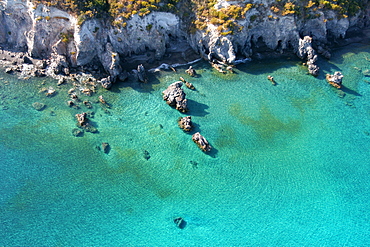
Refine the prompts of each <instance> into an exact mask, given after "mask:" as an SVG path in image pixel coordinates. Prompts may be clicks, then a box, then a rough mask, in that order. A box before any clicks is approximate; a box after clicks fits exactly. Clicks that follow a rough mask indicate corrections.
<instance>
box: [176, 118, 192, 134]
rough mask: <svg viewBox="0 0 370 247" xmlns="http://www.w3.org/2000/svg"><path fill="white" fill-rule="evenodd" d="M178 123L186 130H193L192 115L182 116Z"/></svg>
mask: <svg viewBox="0 0 370 247" xmlns="http://www.w3.org/2000/svg"><path fill="white" fill-rule="evenodd" d="M177 123H178V124H179V127H180V128H181V129H183V130H184V131H191V129H192V128H193V122H192V121H191V116H186V117H180V118H179V120H178V121H177Z"/></svg>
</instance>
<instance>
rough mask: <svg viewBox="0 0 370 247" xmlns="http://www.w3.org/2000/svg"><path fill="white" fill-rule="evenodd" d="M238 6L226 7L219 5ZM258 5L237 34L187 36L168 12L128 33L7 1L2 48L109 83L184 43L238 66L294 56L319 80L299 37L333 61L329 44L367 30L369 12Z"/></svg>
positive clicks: (209, 28)
mask: <svg viewBox="0 0 370 247" xmlns="http://www.w3.org/2000/svg"><path fill="white" fill-rule="evenodd" d="M240 2H241V1H239V2H238V1H235V3H234V1H233V3H231V2H228V1H222V4H221V5H225V6H226V5H230V4H238V3H240ZM218 5H220V3H218ZM253 6H254V7H253V8H252V9H250V10H249V11H247V12H246V13H245V15H244V16H243V17H244V18H241V19H238V20H237V21H235V25H234V26H235V27H234V29H233V30H232V32H231V33H230V32H227V34H225V33H221V32H220V31H219V28H218V27H219V26H217V25H213V24H212V23H206V24H207V25H206V28H205V29H204V30H201V29H199V30H195V31H194V32H190V33H189V32H188V29H189V26H187V24H185V23H186V21H185V20H180V18H179V17H178V16H177V15H175V14H173V13H168V12H155V11H152V12H151V13H150V14H148V15H146V16H143V17H142V16H139V15H137V14H136V15H133V16H132V17H131V18H130V19H129V20H127V21H126V26H125V27H123V28H118V27H115V26H113V25H112V23H111V22H110V21H107V20H104V19H89V20H86V21H85V22H84V23H82V24H81V23H78V20H77V18H76V17H75V16H74V15H72V14H69V13H67V12H66V11H62V10H59V9H57V8H55V7H48V6H45V5H43V4H38V5H34V4H33V2H31V1H30V0H7V1H3V2H1V6H0V23H1V24H2V25H0V45H3V46H5V47H7V48H9V49H14V50H17V51H24V52H27V53H28V55H29V56H32V58H38V59H51V58H52V61H53V62H52V63H51V69H49V70H48V71H54V73H55V72H57V73H66V72H68V71H63V68H65V67H66V64H67V65H68V66H69V67H76V66H85V65H87V64H89V63H92V62H93V61H94V64H96V63H100V65H101V67H102V68H104V70H105V72H106V73H107V75H106V76H110V77H111V78H110V81H111V82H114V81H115V80H116V79H117V78H119V77H120V76H121V75H122V63H124V62H127V61H128V60H130V57H132V56H134V55H137V56H139V55H140V54H141V55H143V54H147V55H149V57H148V56H142V58H141V59H143V61H144V62H147V61H148V63H150V62H149V61H155V60H160V59H162V58H163V56H164V55H165V53H166V51H168V50H169V47H171V46H176V45H177V41H178V40H186V42H187V43H188V45H189V46H191V47H192V48H193V49H194V51H196V52H198V53H199V54H200V56H201V57H203V58H204V59H206V60H209V61H211V62H214V61H217V62H215V63H214V64H226V65H227V64H233V63H236V61H237V60H236V58H237V56H244V57H246V58H248V57H251V56H254V57H257V58H258V57H264V56H263V53H264V52H266V51H270V52H272V51H273V52H276V53H284V52H294V53H296V54H298V55H299V56H301V57H304V58H306V57H307V58H308V62H307V64H308V67H309V71H310V73H311V74H314V75H315V74H317V73H318V68H317V67H316V66H315V64H314V63H315V59H316V58H315V54H314V50H313V49H310V50H307V49H306V50H305V51H304V52H302V53H301V52H300V51H299V50H300V47H301V46H302V45H303V46H305V45H306V43H307V44H308V42H306V41H302V40H304V38H303V39H300V37H305V36H309V37H311V38H312V42H311V43H313V45H312V46H313V47H314V48H315V49H316V48H317V49H316V50H317V52H319V53H321V54H323V55H324V56H325V57H330V53H329V52H328V46H329V45H330V41H334V40H339V39H343V38H345V36H346V34H347V32H348V30H355V28H357V30H360V29H361V28H362V27H364V26H365V24H366V23H367V24H369V23H368V19H369V18H368V15H367V14H366V13H365V11H362V12H359V13H358V14H356V15H353V16H351V17H343V15H340V14H339V13H336V12H335V11H333V10H330V9H325V8H318V9H317V8H316V9H315V8H313V9H315V10H309V9H306V10H305V11H306V13H305V15H294V14H282V13H276V12H275V11H273V10H272V9H271V1H262V0H256V1H254V2H253ZM220 7H222V6H220ZM310 11H314V12H312V13H311V12H310ZM306 16H310V18H306ZM302 42H303V43H302ZM312 46H311V47H312ZM306 48H307V47H306ZM171 49H173V50H176V49H174V48H173V47H172V48H171ZM58 60H59V62H58ZM60 64H62V65H60ZM138 64H140V63H138ZM60 68H62V70H60ZM106 76H105V77H106ZM120 80H121V79H120Z"/></svg>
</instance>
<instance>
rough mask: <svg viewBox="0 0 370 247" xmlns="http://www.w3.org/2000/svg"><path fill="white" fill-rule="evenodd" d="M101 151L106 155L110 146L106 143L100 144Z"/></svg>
mask: <svg viewBox="0 0 370 247" xmlns="http://www.w3.org/2000/svg"><path fill="white" fill-rule="evenodd" d="M101 149H102V150H103V152H104V153H106V154H108V153H109V151H110V145H109V143H108V142H103V143H102V144H101Z"/></svg>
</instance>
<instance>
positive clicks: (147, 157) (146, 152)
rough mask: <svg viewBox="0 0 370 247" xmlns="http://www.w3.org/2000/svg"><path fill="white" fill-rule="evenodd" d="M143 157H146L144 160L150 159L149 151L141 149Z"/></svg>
mask: <svg viewBox="0 0 370 247" xmlns="http://www.w3.org/2000/svg"><path fill="white" fill-rule="evenodd" d="M143 157H144V159H146V160H149V159H150V154H149V152H148V151H147V150H144V151H143Z"/></svg>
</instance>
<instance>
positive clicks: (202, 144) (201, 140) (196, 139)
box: [192, 132, 212, 152]
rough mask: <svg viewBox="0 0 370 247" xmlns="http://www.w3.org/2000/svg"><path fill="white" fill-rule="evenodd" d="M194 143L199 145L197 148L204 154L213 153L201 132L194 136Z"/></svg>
mask: <svg viewBox="0 0 370 247" xmlns="http://www.w3.org/2000/svg"><path fill="white" fill-rule="evenodd" d="M192 139H193V141H194V142H195V143H196V144H197V146H198V147H199V148H200V149H201V150H202V151H203V152H209V151H211V149H212V147H211V145H210V144H209V143H208V141H207V140H206V138H204V137H203V136H202V135H201V134H200V133H199V132H197V133H195V134H194V135H193V136H192Z"/></svg>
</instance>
